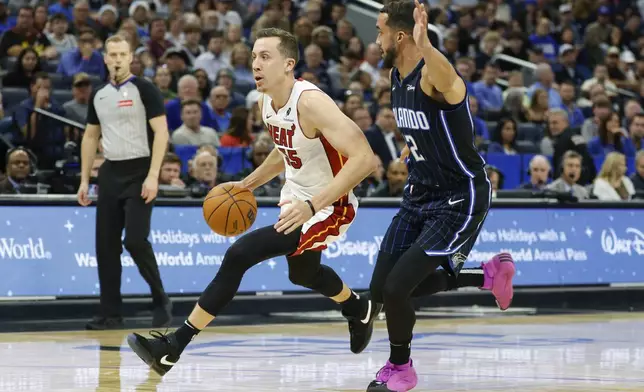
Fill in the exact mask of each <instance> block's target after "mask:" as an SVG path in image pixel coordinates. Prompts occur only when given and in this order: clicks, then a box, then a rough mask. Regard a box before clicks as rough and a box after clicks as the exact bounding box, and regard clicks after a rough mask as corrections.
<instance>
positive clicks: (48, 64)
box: [42, 60, 59, 73]
mask: <svg viewBox="0 0 644 392" xmlns="http://www.w3.org/2000/svg"><path fill="white" fill-rule="evenodd" d="M58 63H59V62H58V60H49V61H43V62H42V70H43V71H45V72H49V73H56V71H58Z"/></svg>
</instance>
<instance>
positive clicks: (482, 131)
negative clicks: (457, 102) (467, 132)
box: [469, 95, 490, 146]
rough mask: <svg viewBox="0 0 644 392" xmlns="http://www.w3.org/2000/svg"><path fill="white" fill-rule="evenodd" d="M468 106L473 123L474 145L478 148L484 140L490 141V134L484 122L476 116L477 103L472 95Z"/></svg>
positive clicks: (477, 111) (477, 110)
mask: <svg viewBox="0 0 644 392" xmlns="http://www.w3.org/2000/svg"><path fill="white" fill-rule="evenodd" d="M469 101H470V102H469V104H470V113H472V120H473V121H474V134H475V139H476V145H477V146H478V145H479V144H481V142H482V141H484V140H490V133H489V132H488V129H487V124H486V123H485V121H483V120H482V119H481V117H479V116H478V113H479V101H478V99H476V97H475V96H474V95H470V96H469Z"/></svg>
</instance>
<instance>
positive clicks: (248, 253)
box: [199, 226, 343, 316]
mask: <svg viewBox="0 0 644 392" xmlns="http://www.w3.org/2000/svg"><path fill="white" fill-rule="evenodd" d="M299 239H300V230H295V231H294V232H292V233H290V234H286V235H285V234H283V233H278V232H276V231H275V229H274V228H273V227H272V226H267V227H262V228H260V229H257V230H254V231H251V232H249V233H248V234H246V235H244V236H242V237H241V238H239V239H238V240H237V241H235V243H234V244H233V245H231V246H230V248H228V250H227V251H226V255H225V256H224V261H223V262H222V263H221V267H220V268H219V272H217V275H216V276H215V278H214V279H213V280H212V282H210V284H209V285H208V287H207V288H206V290H205V291H204V292H203V294H201V297H200V298H199V306H200V307H201V308H202V309H203V310H205V311H206V312H208V313H209V314H210V315H212V316H216V315H217V314H219V312H220V311H221V310H222V309H223V308H224V307H225V306H226V305H227V304H228V303H229V302H230V301H232V299H233V297H234V296H235V293H237V290H238V289H239V285H240V284H241V281H242V278H243V277H244V274H245V273H246V271H247V270H248V269H250V268H251V267H252V266H254V265H256V264H259V263H261V262H262V261H264V260H268V259H271V258H273V257H278V256H285V255H288V254H291V253H293V252H294V251H295V250H296V248H297V245H298V243H299ZM321 257H322V253H321V252H316V251H307V252H304V253H302V254H301V255H299V256H294V257H287V258H286V260H287V261H288V270H289V279H290V280H291V282H292V283H294V284H296V285H299V286H303V287H306V288H308V289H311V290H315V291H317V292H319V293H320V294H322V295H324V296H326V297H334V296H336V295H338V294H340V292H341V291H342V287H343V283H342V280H341V279H340V277H339V276H338V275H337V274H336V273H335V271H333V270H332V269H331V268H329V267H327V266H325V265H321V264H320V262H321Z"/></svg>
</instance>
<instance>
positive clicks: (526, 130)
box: [517, 123, 543, 143]
mask: <svg viewBox="0 0 644 392" xmlns="http://www.w3.org/2000/svg"><path fill="white" fill-rule="evenodd" d="M518 128H519V129H518V131H519V134H518V135H517V139H518V140H529V141H531V142H533V143H539V142H541V139H543V127H541V126H540V125H537V124H535V123H519V126H518Z"/></svg>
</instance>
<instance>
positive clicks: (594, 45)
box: [0, 0, 644, 200]
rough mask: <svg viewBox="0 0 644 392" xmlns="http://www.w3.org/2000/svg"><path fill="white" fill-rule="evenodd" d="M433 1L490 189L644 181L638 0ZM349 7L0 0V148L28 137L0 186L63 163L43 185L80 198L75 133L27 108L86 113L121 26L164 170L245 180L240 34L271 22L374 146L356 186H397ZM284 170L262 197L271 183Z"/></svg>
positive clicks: (315, 1) (265, 139)
mask: <svg viewBox="0 0 644 392" xmlns="http://www.w3.org/2000/svg"><path fill="white" fill-rule="evenodd" d="M429 5H430V12H429V14H430V23H432V24H433V25H434V26H435V27H436V30H437V31H439V32H440V36H441V37H442V38H441V39H440V40H439V41H437V42H439V43H440V49H441V50H442V51H443V53H444V54H445V56H446V57H447V58H448V59H450V60H451V61H452V62H453V63H454V65H455V67H456V69H457V71H458V72H459V73H460V75H462V77H463V78H464V79H465V81H466V84H467V89H468V92H469V104H470V107H471V111H472V113H473V115H474V123H475V129H476V145H477V146H478V148H479V149H480V151H481V153H482V154H483V155H484V157H485V158H486V161H487V162H488V164H489V166H488V169H487V170H488V174H489V176H490V180H491V181H492V183H493V187H494V190H495V192H496V191H497V190H501V189H508V188H515V187H518V188H521V189H529V190H543V189H550V190H553V191H557V192H567V193H570V194H572V195H574V196H576V197H577V198H580V199H584V198H598V199H601V200H628V199H631V198H633V197H634V196H635V195H636V192H637V191H638V190H639V191H644V150H643V148H644V144H643V142H642V139H643V137H644V111H643V110H642V108H643V106H644V100H643V99H642V93H644V35H643V34H642V31H643V28H644V24H643V23H642V17H641V15H643V14H644V3H642V2H641V1H640V2H628V1H619V0H575V1H572V2H562V1H556V0H514V1H512V0H509V1H503V0H490V1H479V2H477V1H471V0H431V1H430V3H429ZM346 15H347V5H346V4H345V3H343V2H342V1H340V0H307V1H298V0H186V1H182V0H150V1H143V0H135V1H131V0H89V1H88V0H78V1H74V2H72V1H70V0H58V1H53V0H50V1H49V2H48V3H46V2H45V3H42V2H37V1H31V0H0V34H2V36H1V38H0V67H1V69H2V77H1V80H2V88H1V90H0V92H1V93H2V99H1V101H0V102H2V107H0V137H1V139H0V146H4V145H11V146H13V145H21V146H24V147H25V148H24V149H14V150H10V151H9V153H8V154H1V155H2V156H1V157H0V159H1V158H5V159H4V164H3V165H2V166H3V167H4V168H5V170H4V174H2V172H0V193H21V192H27V191H26V187H22V186H21V185H22V184H23V183H27V182H29V181H32V180H30V179H32V178H34V177H38V176H37V173H36V170H35V169H36V166H37V169H38V173H46V172H49V173H54V174H55V175H54V177H55V178H58V177H56V176H57V175H59V174H60V173H63V174H64V175H63V177H65V179H62V180H61V179H58V180H55V181H54V180H51V179H50V180H49V183H48V184H47V187H45V188H47V189H48V191H49V192H54V193H75V191H76V189H75V185H74V182H73V181H71V180H69V177H73V176H74V175H77V167H78V156H77V151H78V146H79V144H80V143H79V141H80V138H81V137H82V129H77V128H74V127H69V126H66V125H64V124H63V123H61V122H59V121H57V120H55V119H53V118H51V117H50V116H44V115H41V114H38V113H37V112H35V111H34V109H35V108H40V109H44V110H47V111H49V112H51V113H54V114H57V115H60V116H64V117H66V118H68V119H71V120H73V121H76V122H78V123H81V124H84V122H85V116H86V112H87V104H88V99H89V97H90V95H91V92H92V89H94V88H96V86H98V85H100V84H101V83H104V82H105V80H106V68H105V66H104V64H103V61H102V50H103V47H102V46H103V42H104V40H105V39H106V38H107V37H108V36H110V35H112V34H115V33H120V34H123V35H124V36H125V37H126V38H127V39H128V40H129V42H130V44H131V46H132V48H133V51H134V60H133V63H132V72H133V74H135V75H136V76H137V77H142V78H148V79H150V80H152V81H153V82H154V83H155V84H156V86H157V87H158V88H159V90H160V91H161V92H162V94H163V96H164V97H165V100H166V113H167V118H168V126H169V130H170V132H171V142H172V144H171V145H170V146H169V152H168V153H167V155H166V157H165V161H164V163H163V167H162V171H161V178H160V183H161V184H163V185H165V186H167V187H171V188H177V189H189V190H190V195H192V196H196V197H199V196H203V195H204V194H205V192H207V191H208V189H210V188H211V187H212V186H214V185H216V184H218V183H220V182H222V181H228V180H236V179H240V178H243V176H245V175H247V174H248V173H249V172H250V171H251V170H252V169H253V168H254V167H256V166H258V165H259V164H261V162H262V161H263V159H265V158H266V156H267V155H268V153H269V152H270V151H271V149H272V148H273V142H272V140H271V137H270V136H269V135H268V133H266V132H265V131H264V125H263V123H262V119H261V117H260V115H259V108H258V105H257V100H258V97H259V93H258V92H257V91H256V90H255V85H254V79H253V76H252V71H251V47H252V43H253V40H254V36H255V34H256V32H257V31H258V29H261V28H265V27H279V28H282V29H285V30H288V31H291V32H293V33H294V34H295V35H296V36H297V38H298V39H299V43H300V55H301V56H300V57H301V60H300V62H299V63H298V65H297V67H296V77H298V78H302V79H305V80H308V81H310V82H312V83H315V84H316V85H317V86H319V87H320V88H321V89H322V90H323V91H325V92H326V93H328V94H329V95H330V96H331V97H333V98H334V99H335V100H336V101H337V103H338V105H340V106H341V107H342V110H343V112H344V113H345V114H346V115H347V116H348V117H350V118H351V119H352V120H353V121H354V122H355V123H356V124H357V125H358V126H359V127H360V128H361V129H362V130H363V131H364V132H365V135H366V137H367V139H368V140H369V143H370V144H371V146H372V148H373V151H374V153H375V154H376V155H377V156H378V157H379V158H380V161H381V163H382V165H381V166H379V168H378V170H376V171H375V172H374V173H373V174H372V175H371V176H370V177H369V178H368V179H367V180H365V181H364V182H363V183H362V184H360V185H359V186H358V187H357V188H356V189H355V192H356V194H357V195H358V196H362V197H366V196H374V197H375V196H377V197H388V196H394V197H397V196H400V195H401V194H402V191H403V188H404V184H405V181H406V178H407V175H408V173H407V166H406V165H405V164H404V163H401V162H399V161H398V160H397V157H398V156H399V154H400V151H401V149H402V147H403V146H404V139H403V138H402V137H401V135H400V132H399V131H398V129H397V126H396V120H395V117H394V112H393V111H392V109H391V106H389V104H390V81H389V70H388V69H383V68H382V67H381V63H382V62H381V52H380V49H379V47H378V45H377V44H376V43H375V42H363V40H362V39H361V38H360V36H358V33H357V31H358V30H359V29H361V26H355V25H354V24H353V23H351V22H350V21H349V20H348V19H347V18H346ZM369 27H370V28H371V27H372V26H369ZM500 55H501V56H500ZM503 55H504V56H503ZM512 58H514V59H518V60H522V61H523V62H521V61H515V60H513V59H512ZM525 64H527V65H528V66H524V65H525ZM2 148H3V147H0V151H2ZM5 150H6V148H5ZM101 160H102V158H101V157H100V156H99V157H98V158H97V160H96V162H95V163H94V166H95V169H96V170H97V169H98V167H99V166H100V164H101ZM75 167H76V171H75V170H74V168H75ZM41 177H42V176H41ZM48 178H51V176H50V177H48ZM282 181H283V180H282V179H280V178H276V179H275V180H274V181H271V182H270V183H268V184H266V185H265V186H264V187H262V188H260V189H258V190H257V194H258V195H260V196H276V195H278V194H279V190H280V187H281V184H282ZM41 188H42V187H41ZM41 188H39V189H41Z"/></svg>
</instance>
